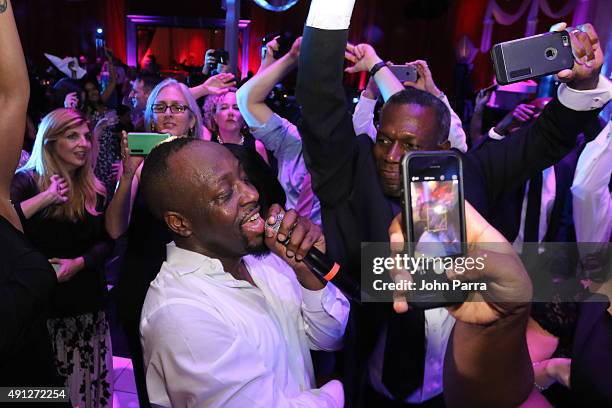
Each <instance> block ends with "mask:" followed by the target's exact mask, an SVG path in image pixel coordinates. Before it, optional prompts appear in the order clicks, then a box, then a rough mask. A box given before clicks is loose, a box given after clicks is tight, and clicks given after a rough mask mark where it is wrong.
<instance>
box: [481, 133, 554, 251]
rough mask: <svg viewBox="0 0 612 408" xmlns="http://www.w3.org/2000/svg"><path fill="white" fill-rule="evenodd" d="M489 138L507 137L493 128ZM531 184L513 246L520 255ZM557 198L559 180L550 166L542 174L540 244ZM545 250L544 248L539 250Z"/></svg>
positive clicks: (526, 189) (527, 187)
mask: <svg viewBox="0 0 612 408" xmlns="http://www.w3.org/2000/svg"><path fill="white" fill-rule="evenodd" d="M489 137H490V138H491V139H494V140H504V138H505V137H506V136H504V135H500V134H499V133H497V132H496V131H495V128H494V127H492V128H491V129H489ZM530 184H531V183H530V182H529V181H527V184H526V185H525V193H524V194H523V202H522V204H521V223H520V227H519V231H518V235H517V236H516V238H515V239H514V242H513V243H512V246H513V247H514V249H515V250H516V251H517V252H518V253H522V252H523V242H525V218H526V217H527V197H528V196H529V188H530ZM556 196H557V179H556V176H555V166H550V167H549V168H547V169H544V171H543V172H542V193H541V197H542V198H541V201H540V217H539V220H540V222H539V225H538V242H542V240H543V239H544V237H545V236H546V231H547V230H548V222H549V221H550V213H551V212H552V208H553V206H554V204H555V197H556ZM539 250H543V248H539Z"/></svg>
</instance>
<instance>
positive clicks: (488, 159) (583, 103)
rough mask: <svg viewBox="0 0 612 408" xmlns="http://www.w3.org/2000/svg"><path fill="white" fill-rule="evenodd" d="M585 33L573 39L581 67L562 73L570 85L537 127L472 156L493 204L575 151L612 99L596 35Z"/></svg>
mask: <svg viewBox="0 0 612 408" xmlns="http://www.w3.org/2000/svg"><path fill="white" fill-rule="evenodd" d="M583 30H584V31H573V32H572V33H571V34H570V36H571V39H572V49H573V52H574V55H575V57H576V62H575V64H574V67H573V69H572V70H564V71H562V72H560V73H559V74H558V76H559V78H560V79H562V80H563V81H565V82H567V83H566V84H562V85H561V86H560V87H559V90H558V96H557V98H554V99H553V100H552V101H551V102H550V103H549V104H548V105H547V106H546V108H545V109H544V111H543V112H542V114H541V115H540V116H539V117H538V118H537V119H536V121H535V122H534V124H533V126H531V127H527V128H525V129H522V130H519V131H518V132H516V133H515V134H514V135H512V136H509V137H506V138H505V139H504V140H502V141H500V142H497V143H487V144H486V145H483V146H482V147H481V148H479V149H477V150H474V151H472V152H471V153H470V154H471V155H473V158H474V159H475V162H476V163H477V164H478V166H479V167H480V169H479V170H480V172H481V174H483V176H484V177H485V181H486V184H487V188H488V192H489V194H490V197H489V198H490V202H495V200H497V199H498V198H499V197H500V196H501V195H502V194H503V193H504V192H505V191H510V190H513V189H515V188H517V187H518V186H520V185H521V184H522V183H523V182H525V181H526V180H528V179H529V178H531V177H533V176H534V175H535V174H537V173H538V172H540V171H542V170H544V169H545V168H547V167H550V166H552V165H553V164H555V163H557V162H558V161H559V160H561V159H562V158H563V157H564V156H565V155H566V154H567V153H568V152H569V151H570V150H571V149H573V148H574V146H575V144H576V137H577V136H578V134H579V133H580V132H581V131H582V130H583V128H584V125H585V124H586V123H588V122H589V120H591V119H592V118H593V117H594V116H595V115H596V114H597V112H598V109H599V108H601V107H602V106H603V105H605V104H606V103H607V102H608V101H609V100H610V98H611V93H612V92H611V90H612V84H611V83H610V81H609V80H608V79H607V78H605V77H603V76H599V72H600V70H601V66H602V65H603V53H602V50H601V45H600V43H599V40H598V37H597V33H596V32H595V30H594V29H593V27H592V26H591V25H590V24H587V25H585V26H583ZM587 59H588V63H587Z"/></svg>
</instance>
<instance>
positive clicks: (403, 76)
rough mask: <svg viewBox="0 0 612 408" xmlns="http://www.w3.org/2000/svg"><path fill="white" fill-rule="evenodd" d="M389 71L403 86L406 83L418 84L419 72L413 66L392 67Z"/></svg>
mask: <svg viewBox="0 0 612 408" xmlns="http://www.w3.org/2000/svg"><path fill="white" fill-rule="evenodd" d="M389 69H390V70H391V72H393V75H395V77H396V78H397V79H399V81H400V82H401V83H402V84H403V83H404V82H405V81H410V82H416V80H417V70H416V68H415V67H413V66H412V65H391V66H389Z"/></svg>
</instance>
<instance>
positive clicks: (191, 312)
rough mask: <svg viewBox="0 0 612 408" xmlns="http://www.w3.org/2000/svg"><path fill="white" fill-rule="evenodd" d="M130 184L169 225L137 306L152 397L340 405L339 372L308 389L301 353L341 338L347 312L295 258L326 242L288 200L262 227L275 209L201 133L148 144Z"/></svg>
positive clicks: (309, 374)
mask: <svg viewBox="0 0 612 408" xmlns="http://www.w3.org/2000/svg"><path fill="white" fill-rule="evenodd" d="M141 188H142V192H143V194H144V196H145V198H146V199H147V202H148V203H149V206H150V207H151V210H152V212H153V213H154V214H155V215H156V216H157V217H159V218H162V219H163V220H164V221H165V223H166V225H167V226H168V228H170V230H171V231H172V233H173V235H174V242H173V243H171V244H169V245H168V249H167V251H168V252H167V260H166V262H165V263H164V264H163V265H162V268H161V271H160V272H159V274H158V275H157V277H156V279H155V280H154V281H153V282H152V283H151V286H150V288H149V291H148V293H147V297H146V300H145V304H144V307H143V311H142V315H141V325H140V332H141V340H142V345H143V352H144V361H145V367H146V369H145V371H146V381H147V391H148V394H149V399H150V401H151V403H153V404H155V405H159V406H173V407H183V406H189V407H240V408H242V407H342V406H343V404H344V396H343V389H342V384H341V383H340V382H338V381H335V380H333V381H330V382H328V383H327V384H325V385H324V386H323V387H321V388H319V389H316V388H314V387H315V386H314V374H313V369H312V361H311V358H310V349H314V350H337V349H338V348H340V346H341V341H342V336H343V334H344V329H345V326H346V321H347V317H348V313H349V303H348V301H347V300H346V298H345V297H344V296H343V295H342V294H341V293H340V291H339V290H338V289H336V288H335V287H334V286H333V285H331V284H329V283H328V284H326V285H325V284H323V283H322V282H321V281H320V280H319V279H318V278H317V277H316V276H315V275H314V274H313V272H311V270H310V269H309V268H308V267H307V266H306V265H305V264H304V262H302V259H303V258H304V257H305V256H306V254H307V252H308V251H309V250H310V248H311V247H312V246H313V245H314V246H316V247H317V248H318V249H319V250H321V251H324V250H325V241H324V238H323V236H322V234H321V230H320V228H319V227H317V226H316V225H315V224H313V223H312V222H310V221H309V220H308V219H306V218H304V217H300V216H298V215H297V213H296V212H295V211H293V210H291V211H288V212H287V213H284V218H283V219H282V222H281V224H280V228H278V231H275V230H274V229H273V228H270V226H271V225H274V223H275V222H276V219H277V218H278V216H279V214H282V212H283V210H282V208H281V207H280V206H278V205H276V204H275V205H273V206H272V207H271V208H270V211H269V212H268V215H267V218H266V220H265V221H264V219H263V218H262V217H261V215H260V211H261V209H260V206H259V204H258V199H259V194H258V192H257V190H256V189H255V188H254V187H253V186H252V184H251V183H250V182H249V180H248V177H247V175H246V174H245V173H244V170H243V169H242V168H241V166H240V163H239V162H238V160H237V159H236V158H235V157H234V156H233V155H232V154H231V153H230V152H229V151H228V150H227V149H226V148H225V147H223V146H221V145H218V144H214V143H210V142H205V141H200V140H194V139H189V138H183V139H176V140H174V141H171V142H168V143H164V144H162V145H161V146H159V147H157V148H156V149H154V150H153V152H152V153H151V154H150V155H149V156H148V158H147V160H146V161H145V164H144V167H143V171H142V176H141ZM266 222H267V223H268V226H267V227H266ZM264 232H265V236H264ZM287 237H289V238H287ZM287 239H288V243H286V244H284V243H283V242H285V241H286V240H287Z"/></svg>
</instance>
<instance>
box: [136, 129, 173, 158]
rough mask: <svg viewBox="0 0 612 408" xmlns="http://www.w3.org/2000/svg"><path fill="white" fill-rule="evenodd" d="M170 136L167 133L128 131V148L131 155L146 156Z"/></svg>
mask: <svg viewBox="0 0 612 408" xmlns="http://www.w3.org/2000/svg"><path fill="white" fill-rule="evenodd" d="M169 137H171V135H170V134H168V133H128V148H129V149H130V155H132V156H147V155H148V154H149V153H151V150H153V148H154V147H155V146H157V145H158V144H160V143H162V142H163V141H164V140H166V139H168V138H169Z"/></svg>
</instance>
